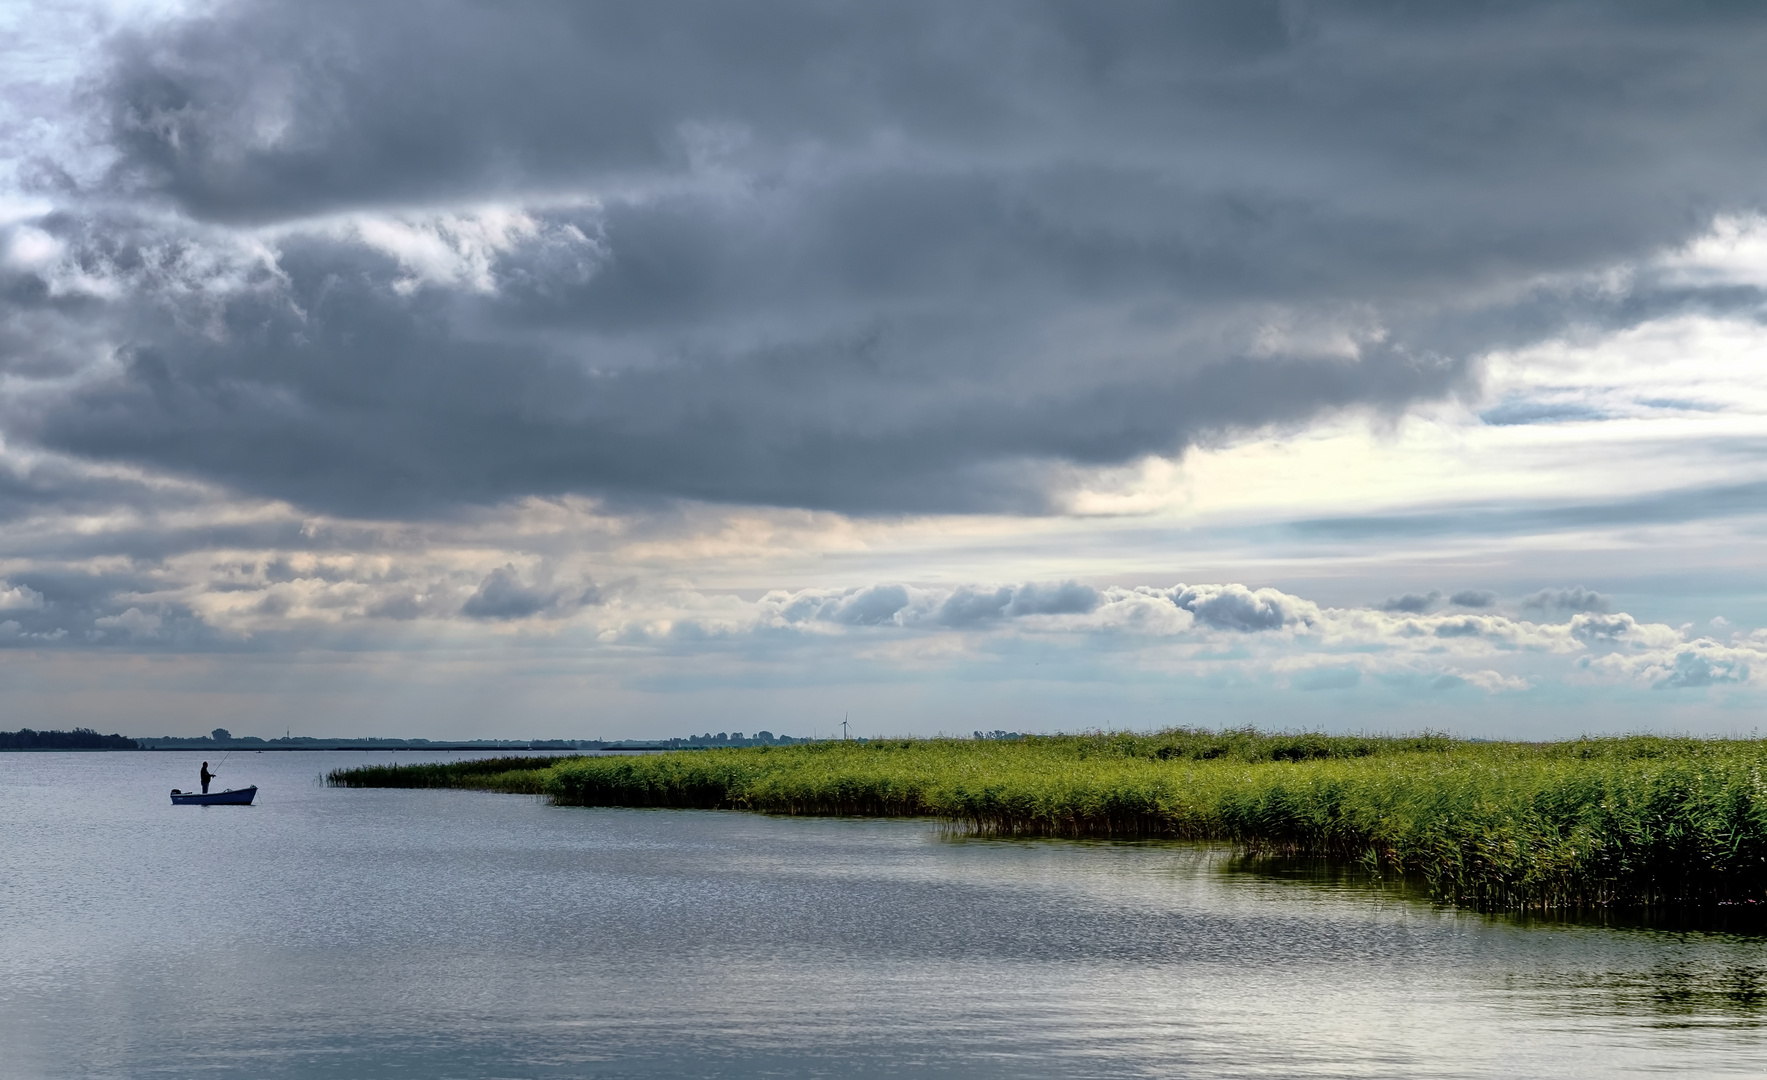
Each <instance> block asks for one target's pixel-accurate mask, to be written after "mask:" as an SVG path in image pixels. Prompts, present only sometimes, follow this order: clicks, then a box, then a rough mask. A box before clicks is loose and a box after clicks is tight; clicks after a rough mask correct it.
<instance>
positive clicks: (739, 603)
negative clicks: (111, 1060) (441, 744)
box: [0, 0, 1767, 739]
mask: <svg viewBox="0 0 1767 1080" xmlns="http://www.w3.org/2000/svg"><path fill="white" fill-rule="evenodd" d="M1764 54H1767V12H1763V11H1762V10H1760V9H1759V8H1757V7H1755V6H1753V5H1738V4H1722V3H1690V2H1681V3H1601V4H1595V3H1528V4H1519V3H1517V4H1508V3H1492V4H1467V3H1458V2H1457V3H1447V2H1443V3H1420V4H1409V5H1393V4H1388V3H1373V2H1369V3H1351V2H1344V3H1311V2H1301V0H1297V2H1281V3H1260V2H1256V0H1220V2H1196V3H1183V4H1174V3H1164V2H1160V3H1155V2H1116V3H1096V4H1070V3H1058V2H1055V0H1047V2H1037V0H1012V2H993V0H970V2H966V3H963V4H951V3H946V2H934V0H924V2H923V0H893V2H891V3H887V4H879V3H869V4H867V3H845V2H836V0H745V2H744V3H741V4H730V3H725V2H721V0H699V2H694V0H681V2H677V0H655V2H651V3H646V4H641V5H634V4H628V3H603V2H596V0H568V2H566V0H559V2H550V0H508V2H500V3H497V4H487V3H472V2H465V0H406V2H401V3H397V4H373V5H364V4H359V3H354V2H344V0H298V2H295V0H289V2H263V3H254V2H227V0H213V2H209V0H203V2H177V0H88V2H80V3H74V2H68V0H27V2H23V3H18V4H13V5H8V6H6V7H5V8H4V9H0V686H3V687H4V694H3V696H0V702H3V705H0V707H3V708H4V715H0V728H16V727H20V726H30V727H35V728H39V729H43V728H67V727H74V726H89V727H95V728H99V729H101V730H103V731H107V732H109V731H121V732H123V733H126V734H140V735H159V734H196V733H201V732H206V731H207V730H209V729H210V728H212V727H215V726H218V725H219V726H225V727H227V728H229V729H230V730H232V731H233V732H234V733H236V734H252V735H261V736H272V735H280V734H283V733H284V732H285V731H292V732H294V733H295V734H308V735H318V736H354V735H380V736H390V737H399V736H403V737H428V738H464V737H501V738H527V737H544V738H582V739H589V738H610V739H611V738H647V737H663V736H674V735H686V734H692V733H700V732H707V731H710V732H717V731H741V732H750V733H752V732H754V731H757V730H760V729H766V730H770V731H773V732H775V733H779V734H793V735H818V736H823V737H826V736H829V735H832V734H835V733H837V732H838V730H839V727H840V722H841V719H842V718H843V717H850V718H851V722H852V728H851V730H852V731H853V732H854V733H855V734H859V735H872V734H877V735H896V734H936V733H955V734H968V733H970V732H971V731H974V730H982V731H992V730H1012V731H1025V732H1040V731H1083V730H1095V729H1122V728H1130V729H1137V730H1147V729H1153V728H1162V727H1169V726H1174V725H1187V726H1203V727H1220V726H1226V725H1231V726H1240V725H1246V724H1251V725H1257V726H1259V727H1263V728H1273V729H1322V730H1331V731H1371V732H1384V731H1417V730H1424V729H1430V730H1438V731H1448V732H1452V733H1456V734H1461V735H1466V736H1474V737H1519V738H1557V737H1570V736H1576V735H1579V734H1584V733H1605V732H1618V731H1643V730H1656V731H1685V732H1694V733H1710V734H1745V735H1746V734H1751V733H1754V732H1756V730H1757V728H1758V725H1759V722H1760V721H1759V717H1760V716H1761V712H1762V708H1763V706H1764V705H1767V567H1764V565H1763V558H1762V554H1763V550H1764V549H1763V543H1762V542H1763V537H1764V534H1767V362H1764V361H1767V179H1764V178H1767V137H1764V135H1763V133H1764V132H1767V65H1762V64H1761V63H1760V57H1761V56H1762V55H1764Z"/></svg>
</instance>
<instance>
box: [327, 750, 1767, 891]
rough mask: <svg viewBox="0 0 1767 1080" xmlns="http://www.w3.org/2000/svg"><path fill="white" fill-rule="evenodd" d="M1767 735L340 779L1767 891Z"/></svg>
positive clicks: (670, 764)
mask: <svg viewBox="0 0 1767 1080" xmlns="http://www.w3.org/2000/svg"><path fill="white" fill-rule="evenodd" d="M1764 767H1767V742H1762V741H1756V740H1714V739H1693V738H1668V737H1658V736H1628V737H1620V738H1597V739H1579V740H1575V741H1567V742H1552V743H1502V742H1476V743H1475V742H1466V741H1460V740H1455V739H1451V738H1448V737H1446V736H1441V735H1433V734H1425V735H1418V736H1407V737H1391V738H1388V737H1373V736H1330V735H1322V734H1263V733H1259V732H1255V731H1251V730H1242V731H1226V732H1215V731H1200V730H1189V729H1177V730H1172V731H1166V732H1161V733H1158V734H1152V735H1135V734H1118V733H1107V734H1093V735H1059V736H1032V737H1026V738H1023V739H1016V740H993V739H981V740H970V739H889V740H870V741H865V742H859V741H854V742H822V743H812V744H807V745H799V746H790V747H754V748H745V749H729V750H703V751H695V752H691V753H685V752H684V753H666V754H656V755H649V756H642V757H569V758H496V759H490V760H483V761H469V762H460V763H455V764H447V765H405V766H371V767H367V768H359V769H344V770H338V771H336V772H334V773H332V774H331V782H332V783H334V784H338V785H340V786H346V787H457V788H476V789H481V790H490V791H507V792H521V793H529V794H539V795H545V796H548V797H550V798H551V799H552V800H553V801H554V802H557V803H559V804H564V805H576V806H641V807H683V808H688V807H692V808H707V809H717V808H722V809H741V810H754V811H761V812H765V813H774V814H840V815H864V816H883V817H897V816H915V817H920V816H924V817H934V818H939V819H943V820H945V821H948V822H951V823H953V824H954V825H956V826H958V827H961V828H963V829H965V830H967V831H971V832H973V833H976V834H981V835H1001V836H1056V837H1093V838H1114V839H1142V838H1176V839H1199V840H1222V841H1228V842H1231V843H1233V844H1235V845H1237V846H1238V847H1239V848H1240V849H1241V850H1243V851H1245V852H1247V853H1249V854H1257V855H1298V856H1326V857H1331V858H1336V859H1343V860H1350V861H1354V862H1356V863H1358V864H1360V865H1363V866H1365V867H1367V868H1369V869H1371V870H1374V871H1377V872H1380V873H1383V874H1403V875H1412V876H1415V877H1416V878H1417V879H1419V880H1420V881H1421V882H1423V883H1424V884H1425V885H1426V887H1427V888H1428V889H1429V891H1430V892H1431V894H1432V895H1434V896H1436V897H1437V898H1438V899H1441V900H1443V901H1447V902H1451V903H1455V904H1461V905H1466V906H1470V907H1477V908H1483V909H1562V908H1578V907H1640V908H1658V909H1673V908H1685V907H1694V906H1710V905H1728V904H1756V903H1762V902H1767V779H1764V777H1763V769H1764Z"/></svg>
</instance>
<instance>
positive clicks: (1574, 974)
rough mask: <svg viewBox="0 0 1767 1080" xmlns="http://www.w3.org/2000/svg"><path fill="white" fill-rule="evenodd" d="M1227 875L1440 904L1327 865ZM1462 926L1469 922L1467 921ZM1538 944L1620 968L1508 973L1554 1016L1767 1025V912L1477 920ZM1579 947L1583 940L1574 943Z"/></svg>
mask: <svg viewBox="0 0 1767 1080" xmlns="http://www.w3.org/2000/svg"><path fill="white" fill-rule="evenodd" d="M1221 868H1222V871H1223V872H1224V873H1230V874H1246V875H1254V876H1261V877H1265V878H1270V879H1274V880H1279V881H1284V882H1288V883H1291V884H1294V885H1296V886H1298V887H1300V888H1312V889H1327V890H1351V891H1354V892H1357V893H1361V894H1363V895H1368V896H1374V895H1379V896H1384V897H1394V898H1401V899H1404V900H1406V901H1408V902H1411V903H1416V904H1422V905H1429V906H1439V905H1434V904H1433V902H1432V900H1431V898H1430V893H1429V889H1428V886H1427V885H1426V884H1425V883H1424V882H1423V881H1421V880H1417V879H1409V880H1408V879H1406V878H1403V877H1398V876H1395V875H1391V874H1385V875H1383V874H1380V873H1376V872H1374V871H1371V870H1370V869H1368V868H1367V867H1364V866H1361V865H1358V864H1346V863H1343V862H1337V861H1333V860H1329V859H1299V858H1269V857H1251V856H1229V857H1227V858H1225V859H1223V860H1222V862H1221ZM1463 917H1465V916H1463ZM1475 917H1478V918H1482V919H1483V920H1484V921H1488V922H1491V923H1496V924H1506V925H1511V926H1516V927H1520V928H1525V929H1528V930H1530V931H1532V932H1533V933H1534V934H1535V935H1536V936H1537V937H1541V936H1544V935H1548V934H1569V935H1573V936H1574V935H1577V934H1580V933H1589V932H1596V933H1594V935H1593V941H1594V942H1595V944H1593V945H1592V946H1591V947H1590V948H1589V950H1588V951H1589V954H1590V957H1591V959H1593V960H1596V961H1600V962H1602V963H1609V964H1612V963H1622V964H1623V966H1621V967H1619V968H1617V969H1613V968H1604V967H1601V966H1600V965H1599V964H1597V965H1596V966H1593V967H1589V966H1584V967H1574V968H1570V969H1564V970H1551V971H1536V970H1530V971H1526V972H1516V973H1511V974H1509V975H1507V976H1506V978H1505V980H1504V984H1503V985H1504V988H1505V990H1506V991H1508V992H1510V993H1513V994H1523V995H1525V996H1526V997H1527V1000H1528V1001H1529V1003H1530V1004H1531V1005H1534V1006H1537V1007H1538V1008H1540V1009H1542V1010H1546V1011H1549V1012H1563V1013H1578V1012H1595V1013H1602V1014H1617V1013H1630V1014H1638V1015H1642V1016H1646V1017H1654V1018H1657V1019H1660V1020H1661V1021H1662V1022H1663V1023H1666V1024H1687V1023H1692V1024H1709V1023H1714V1022H1723V1023H1731V1024H1740V1025H1744V1026H1755V1025H1757V1024H1761V1023H1763V1021H1767V913H1764V912H1762V911H1761V910H1760V909H1759V908H1758V907H1755V906H1736V907H1728V906H1725V907H1716V908H1707V909H1702V910H1693V911H1609V910H1604V909H1587V910H1579V911H1557V912H1545V913H1542V912H1528V913H1506V914H1498V915H1485V916H1475ZM1573 940H1584V939H1577V938H1575V937H1573Z"/></svg>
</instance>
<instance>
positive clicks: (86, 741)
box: [0, 727, 141, 750]
mask: <svg viewBox="0 0 1767 1080" xmlns="http://www.w3.org/2000/svg"><path fill="white" fill-rule="evenodd" d="M140 748H141V747H140V744H139V743H137V742H136V741H135V740H134V739H130V738H127V737H125V736H122V735H100V734H99V733H98V732H96V731H93V730H92V729H91V728H83V727H81V728H75V729H74V730H72V731H32V730H31V729H30V728H20V729H18V730H17V731H0V750H138V749H140Z"/></svg>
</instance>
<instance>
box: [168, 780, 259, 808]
mask: <svg viewBox="0 0 1767 1080" xmlns="http://www.w3.org/2000/svg"><path fill="white" fill-rule="evenodd" d="M257 797H258V785H256V784H253V785H252V786H251V787H245V788H240V789H239V790H238V791H235V790H233V789H232V788H228V789H227V790H226V791H217V792H214V793H213V794H210V795H204V794H203V793H202V792H200V791H179V790H178V789H177V788H173V789H172V805H173V806H250V805H251V804H252V800H253V799H255V798H257Z"/></svg>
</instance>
